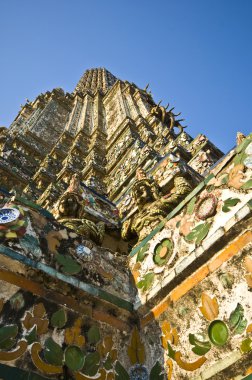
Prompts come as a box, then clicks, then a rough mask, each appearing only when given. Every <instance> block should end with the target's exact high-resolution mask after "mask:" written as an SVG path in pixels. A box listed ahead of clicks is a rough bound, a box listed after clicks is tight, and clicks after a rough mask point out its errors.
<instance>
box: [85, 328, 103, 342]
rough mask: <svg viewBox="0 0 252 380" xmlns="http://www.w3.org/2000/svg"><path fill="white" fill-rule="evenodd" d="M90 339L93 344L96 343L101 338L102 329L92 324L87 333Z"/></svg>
mask: <svg viewBox="0 0 252 380" xmlns="http://www.w3.org/2000/svg"><path fill="white" fill-rule="evenodd" d="M87 336H88V341H89V343H91V344H96V343H98V342H99V340H100V339H101V335H100V330H99V328H98V327H97V326H92V327H90V329H89V330H88V333H87Z"/></svg>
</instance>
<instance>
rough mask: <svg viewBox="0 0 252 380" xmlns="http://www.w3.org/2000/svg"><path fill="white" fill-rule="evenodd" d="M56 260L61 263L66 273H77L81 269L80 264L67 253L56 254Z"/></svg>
mask: <svg viewBox="0 0 252 380" xmlns="http://www.w3.org/2000/svg"><path fill="white" fill-rule="evenodd" d="M55 258H56V260H57V262H58V263H59V264H60V265H61V269H62V271H63V272H64V273H66V274H77V273H79V272H80V271H81V266H80V264H78V263H77V261H75V260H74V259H72V258H71V257H70V256H67V255H60V254H56V256H55Z"/></svg>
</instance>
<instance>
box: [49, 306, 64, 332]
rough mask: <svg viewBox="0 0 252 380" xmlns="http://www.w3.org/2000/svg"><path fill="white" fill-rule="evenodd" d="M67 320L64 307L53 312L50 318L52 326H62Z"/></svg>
mask: <svg viewBox="0 0 252 380" xmlns="http://www.w3.org/2000/svg"><path fill="white" fill-rule="evenodd" d="M66 322H67V313H66V311H65V310H64V309H59V310H58V311H56V312H55V313H53V315H52V318H51V324H52V326H53V327H58V328H60V329H61V328H62V327H64V326H65V324H66Z"/></svg>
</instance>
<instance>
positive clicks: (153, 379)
mask: <svg viewBox="0 0 252 380" xmlns="http://www.w3.org/2000/svg"><path fill="white" fill-rule="evenodd" d="M163 379H164V375H163V368H162V366H161V364H160V363H159V362H156V364H155V365H154V367H152V369H151V371H150V380H163Z"/></svg>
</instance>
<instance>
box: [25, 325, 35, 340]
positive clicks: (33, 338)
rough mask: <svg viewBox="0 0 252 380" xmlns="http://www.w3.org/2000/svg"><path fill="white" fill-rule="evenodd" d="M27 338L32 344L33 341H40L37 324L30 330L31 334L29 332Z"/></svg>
mask: <svg viewBox="0 0 252 380" xmlns="http://www.w3.org/2000/svg"><path fill="white" fill-rule="evenodd" d="M25 339H26V341H27V343H28V344H32V343H33V342H37V341H38V337H37V326H36V325H35V326H34V327H33V329H32V330H31V331H30V332H29V334H27V335H26V336H25Z"/></svg>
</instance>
